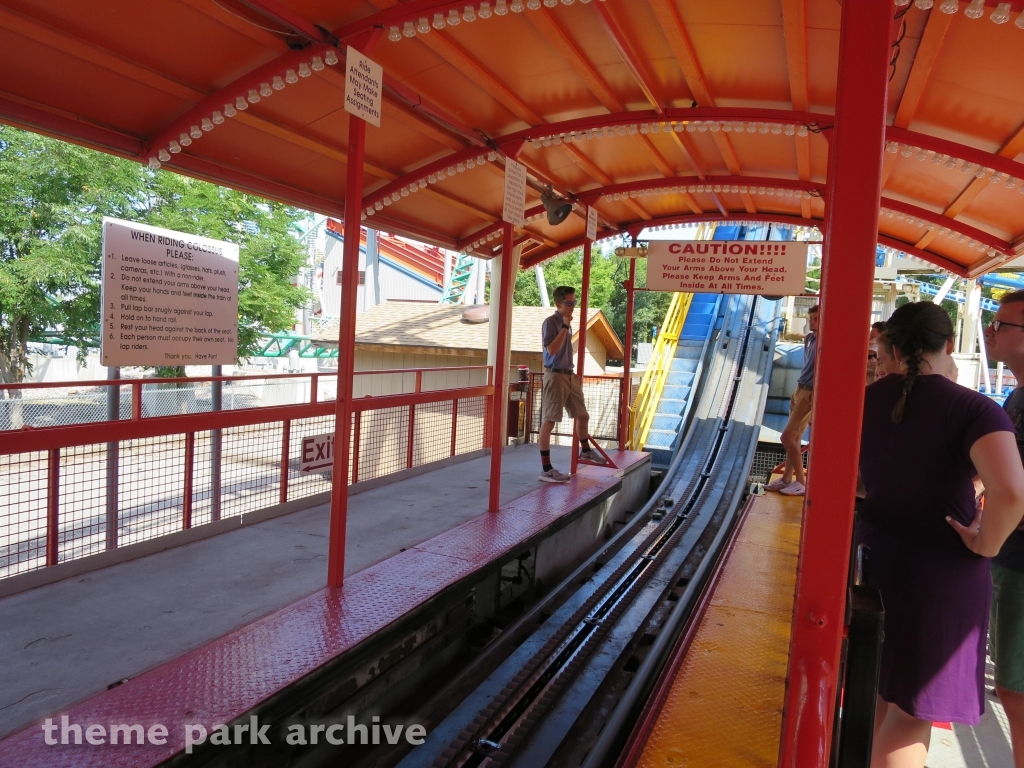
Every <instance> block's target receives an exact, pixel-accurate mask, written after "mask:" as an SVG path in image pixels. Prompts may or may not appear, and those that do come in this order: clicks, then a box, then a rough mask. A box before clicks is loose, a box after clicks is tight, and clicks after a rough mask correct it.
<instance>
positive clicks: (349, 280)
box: [327, 115, 366, 587]
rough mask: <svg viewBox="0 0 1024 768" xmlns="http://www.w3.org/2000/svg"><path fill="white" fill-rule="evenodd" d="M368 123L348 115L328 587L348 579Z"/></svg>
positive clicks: (338, 584)
mask: <svg viewBox="0 0 1024 768" xmlns="http://www.w3.org/2000/svg"><path fill="white" fill-rule="evenodd" d="M365 139H366V123H365V122H363V121H362V120H360V119H359V118H358V117H356V116H354V115H349V118H348V178H347V182H346V185H345V242H344V249H345V250H344V255H343V257H342V267H341V315H340V318H339V323H338V325H339V328H338V399H337V401H336V402H335V407H334V468H333V472H332V475H331V477H332V483H331V533H330V545H329V547H328V555H327V586H328V587H340V586H341V585H342V583H343V582H344V580H345V527H346V521H347V518H348V471H349V449H350V448H351V445H352V371H353V369H354V367H355V342H356V291H357V289H358V287H359V212H360V210H361V208H362V200H363V150H364V147H365V143H366V142H365Z"/></svg>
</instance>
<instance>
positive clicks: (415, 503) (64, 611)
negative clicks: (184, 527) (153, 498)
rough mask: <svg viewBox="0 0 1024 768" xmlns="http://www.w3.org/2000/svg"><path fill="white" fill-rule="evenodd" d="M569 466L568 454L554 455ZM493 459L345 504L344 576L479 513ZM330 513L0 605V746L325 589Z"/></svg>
mask: <svg viewBox="0 0 1024 768" xmlns="http://www.w3.org/2000/svg"><path fill="white" fill-rule="evenodd" d="M552 458H553V459H554V461H555V464H556V466H560V467H562V468H563V469H565V470H567V469H568V463H569V449H568V448H559V447H552ZM502 468H503V471H502V483H501V500H502V503H506V502H508V501H511V500H513V499H516V498H518V497H520V496H522V495H524V494H526V493H529V492H530V491H532V490H534V489H535V488H537V487H539V485H540V483H539V482H538V480H537V475H538V474H539V473H540V461H539V457H538V454H537V446H536V445H525V446H520V447H517V448H514V449H510V450H509V451H507V452H506V453H505V455H504V457H503V462H502ZM489 469H490V457H486V456H485V457H482V458H477V459H472V460H470V461H467V462H463V463H460V464H454V465H451V466H448V467H444V468H442V469H439V470H435V471H433V472H430V473H427V474H424V475H419V476H417V477H412V478H408V479H406V480H401V481H398V482H395V483H391V484H389V485H385V486H382V487H380V488H376V489H374V490H371V491H366V492H364V493H360V494H358V495H356V496H352V497H351V498H350V500H349V512H348V515H349V517H348V539H347V545H346V549H345V558H346V560H345V572H346V573H353V572H355V571H359V570H362V569H364V568H367V567H368V566H370V565H373V564H374V563H377V562H380V561H381V560H384V559H386V558H388V557H390V556H392V555H394V554H397V553H398V552H400V551H401V550H403V549H405V548H407V547H411V546H414V545H416V544H419V543H420V542H422V541H425V540H427V539H429V538H431V537H433V536H436V535H437V534H439V533H442V532H444V531H446V530H448V529H450V528H452V527H454V526H456V525H458V524H460V523H462V522H465V521H466V520H468V519H470V518H472V517H475V516H477V515H479V514H482V513H483V512H484V510H485V509H486V508H487V497H488V474H489ZM328 517H329V509H328V507H327V506H326V505H322V506H318V507H313V508H310V509H306V510H302V511H300V512H295V513H292V514H290V515H285V516H283V517H279V518H275V519H273V520H268V521H266V522H264V523H260V524H257V525H253V526H251V527H246V528H240V529H238V530H235V531H232V532H230V533H224V534H221V535H219V536H214V537H212V538H210V539H204V540H202V541H198V542H194V543H191V544H187V545H185V546H181V547H177V548H175V549H169V550H166V551H164V552H160V553H157V554H154V555H149V556H148V557H144V558H141V559H138V560H133V561H130V562H126V563H121V564H119V565H114V566H111V567H109V568H105V569H102V570H98V571H94V572H92V573H88V574H85V575H83V576H77V577H73V578H69V579H66V580H64V581H61V582H57V583H55V584H50V585H47V586H44V587H39V588H38V589H34V590H31V591H29V592H25V593H22V594H19V595H13V596H11V597H7V598H3V599H0V658H2V659H3V660H4V663H3V664H2V665H0V738H2V737H3V736H6V735H7V734H9V733H11V732H12V731H14V730H17V729H18V728H20V727H21V726H24V725H26V724H28V723H30V722H32V721H33V720H36V719H38V718H41V717H45V716H46V715H49V714H52V713H53V712H55V711H58V710H60V709H62V708H64V707H67V706H68V705H70V704H72V703H74V702H76V701H79V700H80V699H83V698H85V697H87V696H89V695H91V694H93V693H96V692H98V691H100V690H102V689H104V688H106V687H107V686H109V685H111V684H112V683H115V682H117V681H119V680H121V679H123V678H127V677H134V676H136V675H138V674H139V673H140V672H142V671H144V670H146V669H148V668H149V667H152V666H154V665H157V664H160V663H162V662H164V661H167V660H168V659H172V658H174V657H176V656H179V655H181V654H182V653H184V652H186V651H188V650H190V649H192V648H195V647H198V646H199V645H202V644H203V643H205V642H208V641H209V640H212V639H213V638H216V637H219V636H221V635H223V634H225V633H227V632H229V631H231V630H232V629H235V628H237V627H239V626H242V625H244V624H247V623H249V622H251V621H254V620H256V619H258V618H260V617H261V616H265V615H267V614H269V613H271V612H273V611H275V610H277V609H279V608H281V607H283V606H285V605H288V604H289V603H291V602H294V601H295V600H297V599H298V598H300V597H302V596H304V595H307V594H310V593H311V592H315V591H316V590H318V589H320V588H321V587H323V586H324V583H325V581H326V578H327V564H326V563H327V534H328Z"/></svg>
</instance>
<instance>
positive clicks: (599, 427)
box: [526, 373, 622, 447]
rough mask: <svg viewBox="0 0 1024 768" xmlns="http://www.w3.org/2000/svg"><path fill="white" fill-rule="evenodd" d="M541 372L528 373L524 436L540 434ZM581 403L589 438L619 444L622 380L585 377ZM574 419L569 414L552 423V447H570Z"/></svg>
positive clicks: (605, 376)
mask: <svg viewBox="0 0 1024 768" xmlns="http://www.w3.org/2000/svg"><path fill="white" fill-rule="evenodd" d="M543 382H544V374H543V373H531V374H530V395H529V398H528V399H527V415H526V419H527V424H528V425H529V427H528V429H527V434H529V435H535V434H537V433H538V432H540V424H541V413H542V411H541V405H542V403H541V400H542V389H543ZM582 385H583V400H584V402H586V404H587V411H588V412H589V413H590V428H589V432H590V436H591V437H593V438H594V439H595V440H601V441H607V442H609V443H615V445H616V447H617V446H618V441H619V405H620V403H621V402H622V400H621V397H622V377H621V376H615V375H603V376H584V377H583V381H582ZM573 428H574V426H573V419H572V417H571V416H569V414H568V413H565V414H563V416H562V420H561V421H560V422H558V423H557V424H555V428H554V429H553V430H552V432H551V441H552V442H553V443H554V444H555V445H571V444H572V434H573Z"/></svg>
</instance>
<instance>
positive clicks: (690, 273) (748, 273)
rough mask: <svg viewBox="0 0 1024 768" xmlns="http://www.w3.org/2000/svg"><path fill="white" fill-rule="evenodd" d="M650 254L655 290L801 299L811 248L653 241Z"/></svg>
mask: <svg viewBox="0 0 1024 768" xmlns="http://www.w3.org/2000/svg"><path fill="white" fill-rule="evenodd" d="M647 253H648V255H647V289H648V290H651V291H685V292H687V293H740V294H750V295H758V294H760V295H765V296H798V295H800V294H802V293H803V292H804V283H805V281H806V279H807V243H793V242H779V241H769V242H764V241H756V242H755V241H751V240H676V241H671V240H652V241H651V242H650V244H649V245H648V249H647Z"/></svg>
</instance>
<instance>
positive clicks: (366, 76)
mask: <svg viewBox="0 0 1024 768" xmlns="http://www.w3.org/2000/svg"><path fill="white" fill-rule="evenodd" d="M345 70H346V71H345V111H346V112H350V113H351V114H353V115H355V116H356V117H361V118H362V119H363V120H365V121H366V122H368V123H370V124H372V125H375V126H377V127H378V128H380V109H381V97H382V94H383V91H384V68H383V67H381V65H380V64H378V63H377V62H375V61H373V60H371V59H370V58H368V57H366V56H364V55H363V54H361V53H360V52H359V51H357V50H356V49H355V48H353V47H352V46H351V45H350V46H349V47H348V50H347V51H346V52H345Z"/></svg>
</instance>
